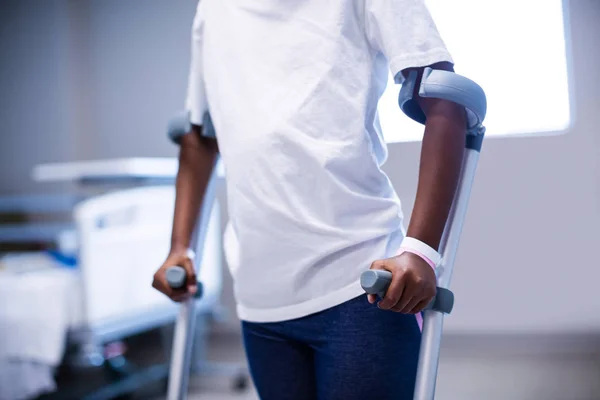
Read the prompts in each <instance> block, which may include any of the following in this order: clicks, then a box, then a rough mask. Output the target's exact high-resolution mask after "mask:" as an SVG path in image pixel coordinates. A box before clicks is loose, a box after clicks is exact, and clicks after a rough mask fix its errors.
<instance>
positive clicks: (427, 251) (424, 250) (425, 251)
mask: <svg viewBox="0 0 600 400" xmlns="http://www.w3.org/2000/svg"><path fill="white" fill-rule="evenodd" d="M400 248H401V249H410V250H414V251H416V252H418V253H420V254H422V255H423V256H425V257H427V258H428V259H430V260H431V262H433V263H434V264H435V266H436V267H437V266H439V265H440V262H441V261H442V256H441V255H440V253H438V252H437V251H435V250H434V249H433V248H432V247H431V246H429V245H428V244H427V243H424V242H421V241H420V240H419V239H415V238H412V237H408V236H407V237H405V238H404V240H403V241H402V244H401V245H400Z"/></svg>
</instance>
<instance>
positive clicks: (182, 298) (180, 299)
mask: <svg viewBox="0 0 600 400" xmlns="http://www.w3.org/2000/svg"><path fill="white" fill-rule="evenodd" d="M190 297H191V296H190V295H189V294H188V293H181V294H180V293H178V294H174V295H172V296H171V300H173V301H174V302H176V303H182V302H184V301H186V300H187V299H189V298H190Z"/></svg>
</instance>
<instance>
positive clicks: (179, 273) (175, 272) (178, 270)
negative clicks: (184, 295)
mask: <svg viewBox="0 0 600 400" xmlns="http://www.w3.org/2000/svg"><path fill="white" fill-rule="evenodd" d="M166 277H167V283H168V284H169V286H170V287H171V289H181V288H183V287H184V285H185V280H186V273H185V269H184V268H183V267H180V266H179V265H176V266H174V267H169V268H168V269H167V272H166ZM202 289H203V287H202V283H201V282H198V290H197V291H196V294H195V296H194V297H196V298H200V297H202Z"/></svg>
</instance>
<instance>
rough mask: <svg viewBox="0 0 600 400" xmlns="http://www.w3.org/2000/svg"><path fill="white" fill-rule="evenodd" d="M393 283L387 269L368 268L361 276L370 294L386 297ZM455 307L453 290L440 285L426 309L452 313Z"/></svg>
mask: <svg viewBox="0 0 600 400" xmlns="http://www.w3.org/2000/svg"><path fill="white" fill-rule="evenodd" d="M391 283H392V273H391V272H389V271H385V270H373V269H371V270H368V271H365V272H363V273H362V275H361V276H360V285H361V286H362V288H363V290H364V291H365V292H367V293H368V294H376V295H378V296H379V297H381V298H384V297H385V293H386V292H387V290H388V288H389V286H390V284H391ZM453 307H454V293H452V291H451V290H448V289H445V288H441V287H438V288H437V292H436V295H435V297H434V298H433V300H431V302H430V303H429V304H428V305H427V307H426V308H425V309H426V310H435V311H440V312H443V313H444V314H450V312H452V308H453Z"/></svg>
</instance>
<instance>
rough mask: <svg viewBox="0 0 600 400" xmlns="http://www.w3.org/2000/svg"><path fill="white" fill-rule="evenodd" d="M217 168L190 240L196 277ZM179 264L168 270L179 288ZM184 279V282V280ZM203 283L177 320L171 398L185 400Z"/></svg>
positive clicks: (168, 393) (172, 360)
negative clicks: (197, 310)
mask: <svg viewBox="0 0 600 400" xmlns="http://www.w3.org/2000/svg"><path fill="white" fill-rule="evenodd" d="M216 175H217V172H216V170H215V171H214V172H213V173H212V176H211V178H210V181H209V183H208V186H207V187H206V191H205V193H204V197H203V201H202V208H201V212H200V215H199V217H198V220H197V222H196V225H195V228H194V233H193V235H192V241H191V243H194V244H195V246H196V249H197V251H196V257H195V259H194V267H195V269H196V276H199V274H198V272H199V267H200V265H199V264H200V263H201V262H202V256H203V250H204V243H205V241H206V240H205V239H206V232H207V230H208V229H207V228H208V224H209V221H210V213H211V211H212V206H213V204H214V201H215V200H214V199H215V193H214V191H215V181H216ZM181 272H182V268H181V267H180V266H173V267H171V268H169V270H167V280H168V281H169V285H171V287H174V288H179V287H181V286H182V284H183V283H184V282H185V272H184V271H183V276H182V274H181ZM182 279H183V282H182ZM201 292H202V286H201V285H200V284H199V287H198V292H197V295H196V296H195V298H189V299H187V300H185V301H184V302H183V303H181V306H180V308H179V314H178V316H177V321H176V322H175V333H174V336H173V349H172V351H171V364H170V368H169V385H168V389H167V399H168V400H184V399H185V398H186V397H187V387H188V379H189V374H190V367H191V354H192V345H193V333H194V328H195V322H196V315H195V314H196V313H195V302H196V299H197V298H198V297H199V295H201Z"/></svg>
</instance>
